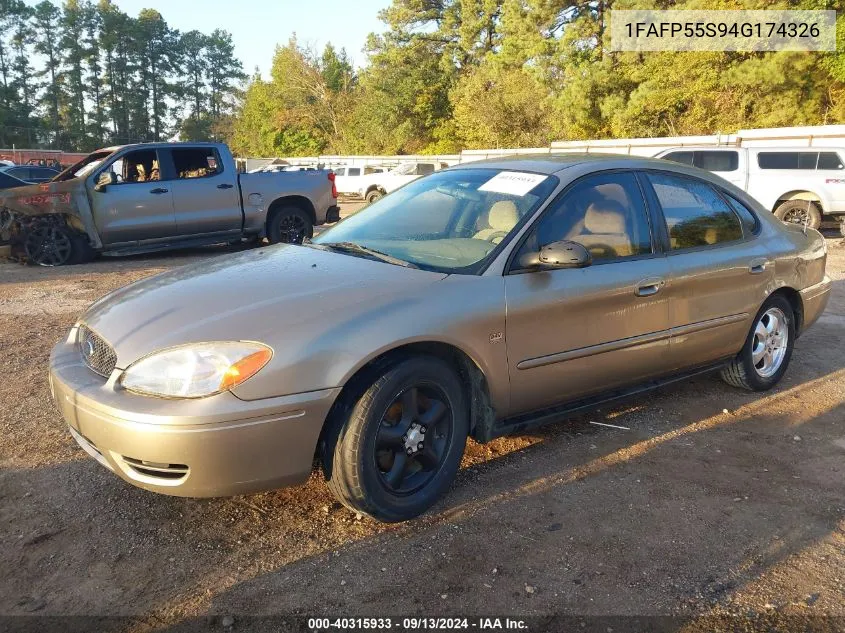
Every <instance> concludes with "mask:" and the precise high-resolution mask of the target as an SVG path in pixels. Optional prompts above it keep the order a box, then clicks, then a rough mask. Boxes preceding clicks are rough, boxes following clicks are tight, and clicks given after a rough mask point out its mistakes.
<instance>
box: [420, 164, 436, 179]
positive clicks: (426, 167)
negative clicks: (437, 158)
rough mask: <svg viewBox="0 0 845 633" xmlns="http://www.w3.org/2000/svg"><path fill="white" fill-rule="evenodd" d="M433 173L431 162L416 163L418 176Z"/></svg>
mask: <svg viewBox="0 0 845 633" xmlns="http://www.w3.org/2000/svg"><path fill="white" fill-rule="evenodd" d="M433 173H434V165H433V164H432V163H420V164H419V165H417V175H418V176H428V175H429V174H433Z"/></svg>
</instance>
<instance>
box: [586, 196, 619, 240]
mask: <svg viewBox="0 0 845 633" xmlns="http://www.w3.org/2000/svg"><path fill="white" fill-rule="evenodd" d="M584 229H585V230H587V231H589V232H590V233H616V234H621V235H624V234H625V208H624V207H623V206H622V205H621V204H619V203H618V202H616V201H614V200H602V201H601V202H598V203H593V204H591V205H590V206H589V208H588V209H587V214H586V215H585V216H584Z"/></svg>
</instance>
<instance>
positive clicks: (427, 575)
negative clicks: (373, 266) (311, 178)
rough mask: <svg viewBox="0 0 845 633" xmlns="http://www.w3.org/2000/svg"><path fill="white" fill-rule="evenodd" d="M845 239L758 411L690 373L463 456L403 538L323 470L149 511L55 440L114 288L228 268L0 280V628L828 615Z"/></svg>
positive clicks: (841, 432)
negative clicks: (350, 504) (74, 354)
mask: <svg viewBox="0 0 845 633" xmlns="http://www.w3.org/2000/svg"><path fill="white" fill-rule="evenodd" d="M841 242H842V240H841V239H839V238H835V237H833V236H832V235H831V237H830V239H829V240H828V244H829V247H830V255H829V259H828V270H829V274H831V276H832V277H834V278H835V279H836V280H837V281H836V284H835V292H834V296H833V299H832V301H831V304H830V306H829V308H828V311H827V313H826V314H825V316H824V317H823V318H822V320H821V321H820V322H819V323H818V324H817V325H816V326H815V327H814V328H813V329H811V330H810V331H808V332H807V334H806V335H805V336H804V337H802V338H801V339H800V340H799V341H798V344H797V347H796V350H795V354H794V356H793V359H792V364H791V366H790V368H789V371H788V373H787V376H786V378H785V380H784V381H783V382H782V383H781V385H780V387H779V388H778V389H776V390H775V391H773V392H770V393H768V394H765V395H754V394H749V393H744V392H741V391H737V390H735V389H732V388H730V387H728V386H727V385H725V384H723V383H722V382H720V381H719V379H718V378H717V377H702V378H698V379H695V380H692V381H689V382H686V383H683V384H681V385H678V386H675V387H673V388H667V389H664V390H661V391H658V392H656V393H653V394H651V395H648V396H646V397H642V398H640V399H638V400H634V401H632V402H629V403H627V404H626V405H624V406H621V407H619V408H616V409H608V410H602V411H600V412H596V413H593V414H589V415H585V416H581V417H577V418H573V419H572V420H570V421H567V422H565V423H561V424H558V425H556V426H553V427H549V428H547V429H544V430H542V431H540V432H538V433H535V434H532V435H529V436H520V437H509V438H503V439H499V440H497V441H495V442H493V443H491V444H487V445H483V446H482V445H477V444H471V445H470V447H469V449H468V452H467V456H466V458H465V462H464V468H463V469H462V471H461V473H460V474H459V477H458V480H457V482H456V484H455V485H454V487H453V489H452V491H451V493H450V495H449V496H448V498H446V499H445V500H444V501H443V502H441V503H440V504H439V505H438V506H437V507H436V509H435V510H434V511H433V512H431V513H429V514H428V515H426V516H425V517H423V518H422V519H420V520H417V521H414V522H411V523H408V524H404V525H399V526H383V525H380V524H377V523H375V522H373V521H370V520H369V519H359V518H357V517H356V516H355V515H354V514H352V513H350V512H348V511H347V510H345V509H343V508H341V507H340V506H339V505H337V504H335V503H334V502H333V499H332V497H331V496H330V495H329V493H328V491H327V490H326V487H325V485H324V483H323V481H322V478H321V476H319V475H317V474H314V475H313V476H312V478H311V480H310V481H309V482H308V483H307V484H306V485H304V486H301V487H298V488H293V489H287V490H281V491H277V492H271V493H266V494H260V495H253V496H249V497H239V498H232V499H214V500H191V499H179V498H170V497H164V496H158V495H154V494H152V493H148V492H144V491H142V490H138V489H136V488H133V487H131V486H129V485H127V484H125V483H123V482H122V481H121V480H120V479H118V478H117V477H115V476H114V475H112V474H111V473H109V472H107V471H106V470H105V469H103V468H102V467H101V466H99V465H98V464H97V463H96V462H94V461H93V460H91V459H89V458H88V457H87V456H86V455H85V454H84V453H83V452H82V450H80V449H79V448H77V446H76V445H75V443H74V442H73V440H72V439H71V437H70V435H69V434H68V432H67V431H66V428H65V426H64V424H63V423H62V421H61V419H60V418H59V416H58V414H57V413H56V411H55V409H54V408H53V405H52V403H51V402H50V397H49V392H48V387H47V381H46V363H47V358H48V354H49V350H50V348H51V346H52V345H53V343H54V342H55V341H56V340H58V339H59V338H60V337H62V336H64V335H65V334H66V332H67V330H68V328H69V327H70V326H71V324H72V323H73V321H74V320H75V318H76V317H77V316H78V315H79V314H80V313H81V312H82V311H83V310H84V309H85V308H86V307H87V305H88V304H89V303H91V302H92V301H94V300H95V299H97V298H98V297H100V296H101V295H103V294H105V293H106V292H109V291H111V290H113V289H115V288H117V287H119V286H122V285H124V284H126V283H129V282H131V281H134V280H136V279H140V278H142V277H146V276H148V275H151V274H154V273H157V272H160V271H162V270H165V269H168V268H171V267H174V266H179V265H182V264H185V263H188V262H191V261H194V260H197V259H200V258H207V257H219V256H225V253H227V252H231V250H232V249H226V248H208V249H202V250H192V251H185V252H178V253H176V254H173V253H169V254H158V255H147V256H138V257H132V258H123V259H111V258H103V259H101V260H99V261H96V262H94V263H92V264H88V265H84V266H74V267H69V268H63V269H39V268H35V267H28V266H21V265H19V264H14V263H8V262H2V263H0V349H2V350H3V353H2V357H0V363H2V368H3V373H2V376H3V379H2V380H0V403H2V409H0V414H1V415H0V431H1V432H2V435H3V440H2V442H1V443H0V569H2V570H3V574H2V576H3V579H2V580H0V614H2V615H61V616H65V615H92V614H93V615H104V616H105V615H123V616H134V617H135V619H134V621H133V622H132V623H131V626H130V628H131V629H133V630H139V631H164V630H176V629H178V630H183V629H184V630H187V629H188V628H190V629H191V630H193V629H194V628H196V629H198V630H200V629H201V630H206V629H208V630H222V629H223V624H222V623H223V616H230V615H232V616H234V626H233V627H228V628H233V629H235V630H246V623H244V622H243V621H242V619H241V618H242V616H244V615H247V614H251V615H255V614H303V615H332V616H350V615H393V616H405V615H429V616H431V615H443V614H464V615H488V614H498V615H515V614H520V615H536V616H542V615H552V614H567V615H579V616H590V615H658V614H660V615H677V616H684V617H685V618H687V621H686V623H685V624H684V627H685V628H684V629H683V630H712V629H713V628H718V627H717V626H716V624H717V623H720V622H722V623H724V622H727V623H728V625H726V626H728V628H731V627H730V626H729V625H730V624H738V622H737V620H735V619H732V618H734V617H736V616H740V617H741V618H743V620H742V621H741V624H742V626H746V627H748V628H756V629H760V630H763V629H766V628H768V627H770V626H775V625H777V623H780V626H782V627H785V626H787V624H788V625H789V626H788V627H787V628H793V625H794V624H795V620H792V619H784V618H802V619H803V618H809V619H808V620H807V621H808V622H811V623H814V626H820V625H821V624H820V622H821V621H820V620H815V619H813V617H814V616H817V615H828V616H831V615H833V616H842V617H843V618H845V492H843V491H845V355H843V352H845V344H843V337H844V336H845V246H843V245H842V243H841ZM590 422H604V423H610V424H615V425H619V426H624V427H628V428H629V430H622V429H613V428H607V427H599V426H595V425H592V424H590ZM197 616H201V617H200V618H199V619H194V618H195V617H197ZM212 616H219V617H212ZM698 618H704V619H703V620H699V619H698ZM827 622H828V624H830V625H832V626H834V627H836V622H837V621H835V620H834V621H827ZM838 622H839V623H840V624H843V623H845V619H843V620H839V621H838ZM231 623H232V621H231V620H230V619H229V618H228V617H227V618H226V621H225V624H226V625H229V624H231ZM773 623H774V624H773ZM240 624H243V625H244V626H240V628H239V625H240ZM825 626H827V625H825ZM256 627H258V628H260V625H259V624H258V623H253V627H252V628H249V630H256ZM679 627H680V625H678V626H676V627H674V628H672V630H678V628H679ZM0 628H2V626H0ZM601 630H602V631H605V628H602V629H601ZM830 630H834V629H830ZM840 630H841V629H840Z"/></svg>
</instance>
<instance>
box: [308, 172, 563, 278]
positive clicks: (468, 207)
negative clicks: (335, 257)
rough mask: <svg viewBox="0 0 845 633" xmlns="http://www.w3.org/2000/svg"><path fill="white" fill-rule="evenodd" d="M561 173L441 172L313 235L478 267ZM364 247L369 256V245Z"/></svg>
mask: <svg viewBox="0 0 845 633" xmlns="http://www.w3.org/2000/svg"><path fill="white" fill-rule="evenodd" d="M557 184H558V179H557V178H555V177H554V176H549V175H546V174H536V173H530V172H522V171H504V170H500V169H456V170H447V171H441V172H436V173H434V174H431V175H430V176H427V177H425V178H420V179H418V180H415V181H413V182H411V183H410V184H408V185H406V186H404V187H402V188H401V189H398V190H397V191H395V192H394V193H391V194H390V195H388V196H385V197H384V198H382V199H380V200H378V201H377V202H374V203H373V204H371V205H370V206H368V207H365V208H364V209H362V210H361V211H359V212H358V213H356V214H355V215H353V216H350V217H348V218H346V219H345V220H343V221H342V222H340V223H339V224H338V225H337V226H335V227H333V228H331V229H329V230H327V231H324V232H323V233H321V234H320V235H319V237H315V238H314V239H313V240H312V242H313V243H314V244H317V245H322V246H323V247H327V248H331V246H332V245H333V244H336V245H339V246H342V247H343V252H347V253H352V252H354V251H352V250H351V249H349V248H348V246H349V245H350V244H356V245H358V246H362V247H364V248H366V249H369V250H370V251H377V252H378V253H382V254H385V255H388V256H390V257H392V258H394V259H398V260H402V261H404V262H408V263H409V264H412V265H414V266H416V267H419V268H423V269H426V270H435V271H441V272H448V273H463V274H476V273H477V272H478V271H479V270H480V269H481V268H483V266H484V265H485V263H486V262H487V261H488V260H489V259H490V257H491V256H492V254H493V252H494V251H495V250H496V247H497V246H498V245H499V244H500V243H501V242H502V241H503V240H504V239H506V238H507V236H508V235H509V234H510V233H512V232H513V231H514V229H515V228H516V227H517V226H519V225H520V224H521V222H522V221H523V220H524V219H525V218H527V217H528V216H529V215H531V213H532V212H533V211H534V210H535V209H537V207H539V206H540V204H542V202H543V201H544V200H546V198H548V196H549V194H551V192H552V191H553V190H554V189H555V187H556V186H557ZM359 254H361V255H362V256H364V253H363V251H360V252H359Z"/></svg>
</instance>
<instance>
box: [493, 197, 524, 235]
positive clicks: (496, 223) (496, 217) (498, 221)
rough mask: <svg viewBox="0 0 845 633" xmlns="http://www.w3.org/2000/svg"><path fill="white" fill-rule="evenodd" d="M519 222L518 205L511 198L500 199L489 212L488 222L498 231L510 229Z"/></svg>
mask: <svg viewBox="0 0 845 633" xmlns="http://www.w3.org/2000/svg"><path fill="white" fill-rule="evenodd" d="M517 222H519V213H518V212H517V210H516V205H515V204H514V203H513V202H512V201H510V200H499V201H498V202H496V203H494V204H493V206H492V207H490V210H489V211H488V212H487V224H489V225H490V228H491V229H496V230H497V231H510V230H511V229H512V228H513V227H515V226H516V223H517Z"/></svg>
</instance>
